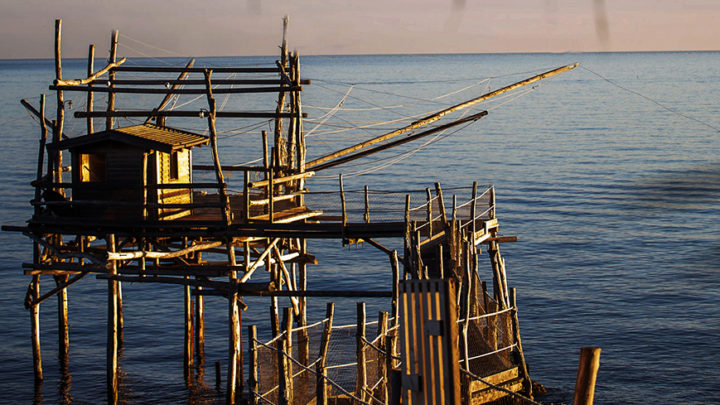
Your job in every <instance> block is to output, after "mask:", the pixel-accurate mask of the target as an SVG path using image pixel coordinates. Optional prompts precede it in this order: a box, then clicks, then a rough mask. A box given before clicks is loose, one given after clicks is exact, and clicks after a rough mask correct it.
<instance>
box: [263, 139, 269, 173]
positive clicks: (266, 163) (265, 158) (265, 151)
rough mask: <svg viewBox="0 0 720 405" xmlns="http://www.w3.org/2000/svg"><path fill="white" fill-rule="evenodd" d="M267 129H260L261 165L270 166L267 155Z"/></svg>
mask: <svg viewBox="0 0 720 405" xmlns="http://www.w3.org/2000/svg"><path fill="white" fill-rule="evenodd" d="M267 136H268V135H267V131H262V143H263V167H264V168H266V169H267V168H268V167H270V160H269V157H268V142H267Z"/></svg>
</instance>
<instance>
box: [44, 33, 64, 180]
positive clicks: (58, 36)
mask: <svg viewBox="0 0 720 405" xmlns="http://www.w3.org/2000/svg"><path fill="white" fill-rule="evenodd" d="M61 48H62V20H55V78H56V79H57V80H62V50H61ZM56 94H57V119H56V121H55V126H54V128H53V142H58V141H60V140H61V139H62V133H63V124H64V122H65V100H64V95H63V91H62V90H57V91H56ZM40 120H41V121H43V120H45V116H43V117H41V118H40ZM52 162H53V171H52V173H53V175H52V176H50V178H51V179H53V181H54V182H56V183H62V152H61V151H60V150H57V151H56V152H55V156H54V157H53V159H52ZM59 191H60V193H61V194H63V192H62V189H59Z"/></svg>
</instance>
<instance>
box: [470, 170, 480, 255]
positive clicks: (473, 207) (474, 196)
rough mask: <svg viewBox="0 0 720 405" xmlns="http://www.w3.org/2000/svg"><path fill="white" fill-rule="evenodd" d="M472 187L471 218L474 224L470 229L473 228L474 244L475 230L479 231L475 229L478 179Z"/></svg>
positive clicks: (473, 238) (473, 239)
mask: <svg viewBox="0 0 720 405" xmlns="http://www.w3.org/2000/svg"><path fill="white" fill-rule="evenodd" d="M472 187H473V188H472V203H471V204H470V220H471V221H472V224H471V225H470V229H471V230H472V241H473V244H474V242H475V232H476V231H477V230H476V229H475V216H476V215H477V187H478V184H477V181H473V185H472Z"/></svg>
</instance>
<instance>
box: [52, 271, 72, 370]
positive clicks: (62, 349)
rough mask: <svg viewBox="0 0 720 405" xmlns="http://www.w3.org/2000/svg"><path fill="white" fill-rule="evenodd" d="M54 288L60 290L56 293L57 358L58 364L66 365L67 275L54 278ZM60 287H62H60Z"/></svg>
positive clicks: (67, 328) (68, 343)
mask: <svg viewBox="0 0 720 405" xmlns="http://www.w3.org/2000/svg"><path fill="white" fill-rule="evenodd" d="M54 278H55V284H56V287H58V288H61V289H60V291H59V293H58V357H59V358H60V363H62V364H65V365H67V361H68V353H69V350H70V328H69V325H68V294H67V286H66V284H67V281H68V275H63V276H55V277H54ZM61 286H62V287H61Z"/></svg>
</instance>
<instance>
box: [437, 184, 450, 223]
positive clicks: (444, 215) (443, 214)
mask: <svg viewBox="0 0 720 405" xmlns="http://www.w3.org/2000/svg"><path fill="white" fill-rule="evenodd" d="M435 194H437V198H438V208H440V216H441V217H442V218H441V221H442V225H443V229H445V230H447V229H448V220H447V213H446V212H445V202H444V201H443V193H442V188H441V187H440V183H435Z"/></svg>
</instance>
